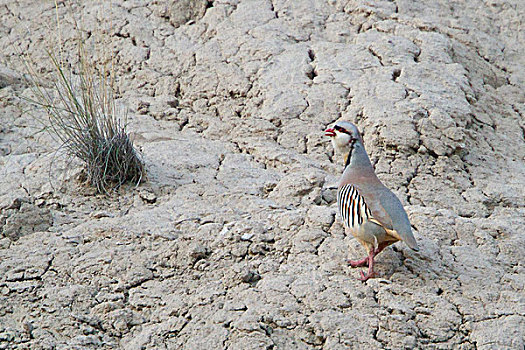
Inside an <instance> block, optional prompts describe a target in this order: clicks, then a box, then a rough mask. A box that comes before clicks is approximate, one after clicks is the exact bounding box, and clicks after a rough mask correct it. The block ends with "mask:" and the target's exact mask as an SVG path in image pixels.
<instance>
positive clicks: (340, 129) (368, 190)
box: [325, 121, 419, 282]
mask: <svg viewBox="0 0 525 350" xmlns="http://www.w3.org/2000/svg"><path fill="white" fill-rule="evenodd" d="M325 135H326V136H329V137H330V138H331V140H332V145H333V147H334V149H335V151H336V152H337V153H340V154H343V155H345V157H346V159H345V167H344V171H343V175H342V176H341V179H340V181H339V186H338V189H337V205H338V209H339V210H338V211H339V214H340V216H341V219H342V221H343V224H344V226H345V232H347V233H348V232H349V233H351V234H352V235H353V236H354V237H355V238H356V239H357V241H358V242H359V243H361V245H363V246H364V247H365V249H366V250H367V252H368V255H367V256H366V257H364V258H363V259H360V260H349V261H348V263H349V265H350V266H351V267H364V266H368V272H367V274H366V275H365V274H364V273H363V271H361V272H360V277H359V278H358V279H359V280H361V281H363V282H364V281H367V280H368V279H370V278H372V277H375V276H376V273H375V272H374V258H375V257H376V256H377V254H379V253H380V252H381V251H383V249H385V248H386V247H388V246H389V245H391V244H394V243H395V242H397V241H403V242H405V243H406V245H408V246H409V247H410V248H411V249H413V250H414V251H418V250H419V247H418V244H417V242H416V239H415V238H414V235H413V234H412V229H411V225H410V221H409V219H408V215H407V213H406V211H405V209H404V208H403V205H402V204H401V201H400V200H399V198H397V196H396V195H395V194H394V193H393V192H392V191H391V190H389V189H388V188H387V187H385V185H383V183H381V181H380V180H379V178H378V177H377V175H376V174H375V171H374V167H373V166H372V163H371V162H370V158H369V157H368V154H367V153H366V150H365V146H364V144H363V138H362V137H361V133H360V132H359V129H358V128H357V126H355V125H354V124H352V123H351V122H348V121H338V122H336V123H335V125H334V126H333V127H331V128H328V129H326V130H325Z"/></svg>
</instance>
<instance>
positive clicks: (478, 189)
mask: <svg viewBox="0 0 525 350" xmlns="http://www.w3.org/2000/svg"><path fill="white" fill-rule="evenodd" d="M111 3H112V4H111V5H110V4H109V2H103V1H85V2H84V3H83V4H73V5H72V6H71V7H70V6H65V5H64V2H62V1H60V2H59V4H58V11H56V10H55V4H54V1H30V0H19V1H13V0H0V47H1V49H2V50H1V52H0V120H1V124H0V209H1V216H0V349H232V350H233V349H243V350H245V349H414V348H418V349H523V347H524V333H525V331H524V330H525V293H524V287H525V265H524V264H525V260H524V256H525V222H524V220H525V219H524V217H525V189H524V188H525V186H524V185H525V160H524V158H525V141H524V134H525V121H524V115H525V105H524V103H525V93H524V91H525V90H524V89H525V62H524V57H525V54H524V53H525V3H524V2H523V1H522V0H504V1H499V0H491V1H489V0H469V1H442V0H438V1H417V0H396V1H383V0H376V1H371V0H370V1H366V0H355V1H354V0H351V1H321V0H317V1H314V0H294V1H279V0H273V1H270V0H215V1H203V0H196V1H191V0H184V1H147V0H133V1H113V2H111ZM72 12H73V13H74V14H75V17H76V18H77V20H78V21H79V22H80V23H81V26H82V27H83V28H84V30H86V32H89V34H88V35H91V36H90V37H89V39H88V40H87V43H86V47H88V49H90V50H92V51H90V52H93V53H94V59H95V61H96V62H101V60H102V59H103V57H102V55H101V54H99V53H97V52H100V51H97V50H100V49H101V48H103V49H105V50H106V51H105V52H106V53H107V52H109V53H115V54H116V58H117V60H118V64H117V68H116V69H117V74H118V81H117V84H118V95H119V102H120V103H122V104H124V105H125V106H127V107H128V108H129V122H130V125H129V129H130V131H132V132H133V133H134V135H135V140H136V144H137V146H138V147H139V148H140V149H141V150H142V153H143V157H144V160H145V162H146V165H147V170H148V180H147V181H146V182H145V183H143V184H142V185H140V186H139V187H138V188H136V189H134V188H133V186H127V187H126V188H124V189H122V190H121V191H120V194H119V195H115V196H113V197H104V196H96V195H94V194H93V191H91V190H90V189H88V188H86V187H85V186H82V185H81V184H79V182H78V181H77V180H76V177H77V175H78V173H79V171H80V168H79V167H78V165H76V164H75V163H73V164H71V162H69V161H67V160H64V159H63V158H64V157H63V156H60V154H58V155H57V154H56V153H55V151H56V149H57V148H58V147H59V146H60V145H59V144H58V143H57V142H55V141H54V140H53V139H52V138H51V137H50V136H49V135H47V134H46V133H42V132H40V133H39V132H38V131H39V130H40V129H41V127H40V125H39V124H38V118H44V117H45V116H44V115H43V114H42V112H39V111H35V110H34V108H32V107H31V105H30V104H29V103H28V102H26V101H25V100H24V99H23V97H24V96H30V89H28V86H27V85H26V84H25V83H24V82H23V80H21V79H20V77H21V74H23V73H24V66H23V64H22V61H21V59H20V53H24V54H27V55H28V57H31V59H32V61H33V62H34V64H35V65H36V68H37V69H38V70H39V71H40V72H41V73H42V74H46V72H49V69H50V63H49V60H48V59H47V56H46V53H45V48H46V47H47V48H49V47H50V46H49V45H51V44H52V43H56V42H57V41H58V39H60V40H62V45H63V47H64V49H65V50H66V52H69V53H71V54H72V55H73V56H74V53H75V52H76V51H75V49H74V40H73V39H74V37H75V29H74V28H75V27H74V26H73V25H72V20H71V18H72ZM57 16H58V18H59V19H60V28H57V25H56V17H57ZM59 34H60V35H59ZM35 118H36V119H35ZM338 119H345V120H349V121H352V122H355V123H357V125H358V126H359V127H360V129H361V130H362V131H363V135H364V140H365V146H366V148H367V150H368V152H369V154H370V156H371V159H372V161H373V163H374V164H375V168H376V171H377V173H378V176H379V177H380V178H381V180H382V181H383V182H384V183H385V184H386V185H387V186H389V187H390V188H392V189H393V190H394V191H395V193H396V194H397V195H398V196H399V197H400V199H401V200H402V202H403V203H404V204H405V208H406V210H407V212H408V214H409V217H410V219H411V222H412V225H413V229H414V232H415V236H416V239H417V240H418V243H419V245H420V248H421V249H420V251H419V252H414V251H412V250H410V249H409V248H408V247H407V246H406V245H404V244H403V243H397V244H396V245H394V246H393V247H392V248H389V249H387V250H386V251H385V252H384V253H382V254H381V255H379V257H378V259H377V268H378V272H379V275H380V277H379V278H375V279H372V280H369V281H368V282H366V283H362V282H360V281H358V280H356V279H355V278H356V277H357V276H358V273H359V269H351V268H350V267H349V266H348V265H347V263H346V259H348V258H353V259H356V258H360V257H362V256H363V255H364V254H365V251H364V249H363V248H362V247H361V246H360V245H359V244H358V243H357V242H356V241H355V240H354V239H352V238H351V237H345V236H344V231H343V228H342V225H341V223H340V221H339V218H338V217H336V216H335V214H336V203H335V201H334V199H335V186H336V185H337V180H338V177H339V175H340V173H341V170H342V166H343V163H342V159H339V158H337V157H334V155H333V150H332V147H331V145H330V143H329V140H327V139H326V138H325V137H324V134H323V130H324V129H325V128H326V127H327V126H329V125H330V124H331V123H333V122H334V121H335V120H338Z"/></svg>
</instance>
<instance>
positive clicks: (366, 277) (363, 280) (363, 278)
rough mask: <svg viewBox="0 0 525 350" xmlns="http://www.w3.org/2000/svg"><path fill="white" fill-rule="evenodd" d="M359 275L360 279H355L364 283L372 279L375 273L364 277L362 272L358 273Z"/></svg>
mask: <svg viewBox="0 0 525 350" xmlns="http://www.w3.org/2000/svg"><path fill="white" fill-rule="evenodd" d="M360 273H361V277H357V279H358V280H360V281H362V282H366V281H367V280H368V279H369V278H372V277H375V276H376V273H375V272H373V271H372V272H369V273H368V274H367V275H365V274H364V272H363V271H360Z"/></svg>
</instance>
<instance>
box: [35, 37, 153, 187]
mask: <svg viewBox="0 0 525 350" xmlns="http://www.w3.org/2000/svg"><path fill="white" fill-rule="evenodd" d="M78 34H79V39H78V42H77V47H78V52H77V55H76V57H75V62H74V63H71V62H66V61H64V60H61V58H60V57H59V56H57V55H56V54H55V53H53V52H51V51H48V56H49V59H50V62H51V63H52V74H51V75H50V76H51V78H50V79H48V81H47V82H44V79H42V78H41V76H40V75H39V74H38V73H37V72H36V71H35V70H34V69H32V66H31V65H30V64H27V61H26V68H27V73H28V74H27V75H26V77H27V79H28V83H29V85H30V86H31V87H32V90H33V95H34V98H33V99H31V102H33V103H35V104H36V105H37V106H39V107H41V108H43V109H44V110H45V112H46V114H47V117H48V118H47V119H48V120H47V126H46V128H45V130H47V131H48V132H49V133H50V134H51V135H52V136H54V137H55V138H56V139H58V140H59V141H60V143H61V144H62V146H61V147H60V149H63V150H65V153H66V155H67V156H69V157H75V158H77V159H78V160H80V161H81V163H82V164H83V167H84V170H85V171H84V173H85V180H86V182H87V183H89V184H90V185H92V186H94V187H95V188H96V190H97V191H98V192H99V193H110V192H112V191H114V190H115V189H118V188H119V187H120V186H121V185H123V184H124V183H126V182H131V183H136V184H138V183H140V182H141V180H142V179H143V176H144V174H145V169H144V163H143V161H142V159H141V157H140V154H139V153H138V152H137V150H136V149H135V147H134V145H133V141H132V139H131V138H130V135H129V133H128V132H127V130H126V120H127V115H126V113H125V112H123V111H122V108H117V106H116V103H115V96H114V91H115V90H114V82H115V81H114V77H115V75H114V69H113V60H109V63H106V64H103V65H97V64H95V62H94V61H90V59H89V57H90V56H93V55H90V53H88V52H87V51H86V49H85V46H84V41H83V39H82V35H81V31H80V30H78ZM55 52H61V50H60V48H59V49H58V50H56V51H55Z"/></svg>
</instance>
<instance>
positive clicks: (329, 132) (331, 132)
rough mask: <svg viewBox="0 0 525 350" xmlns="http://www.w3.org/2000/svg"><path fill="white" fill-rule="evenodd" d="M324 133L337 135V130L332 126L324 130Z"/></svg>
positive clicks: (331, 135)
mask: <svg viewBox="0 0 525 350" xmlns="http://www.w3.org/2000/svg"><path fill="white" fill-rule="evenodd" d="M324 135H325V136H330V137H333V136H335V130H334V129H332V128H328V129H326V130H325V131H324Z"/></svg>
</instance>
